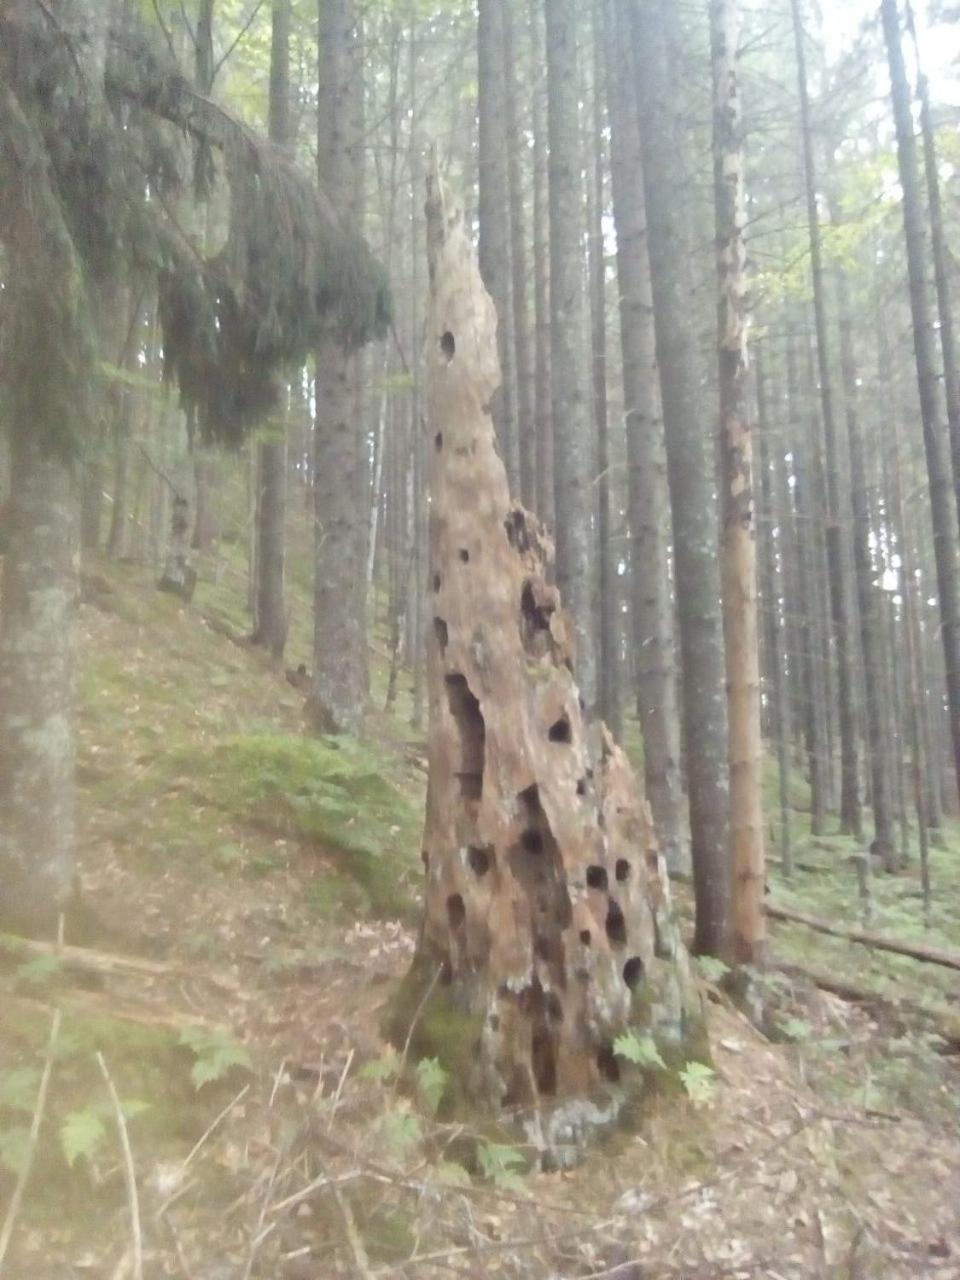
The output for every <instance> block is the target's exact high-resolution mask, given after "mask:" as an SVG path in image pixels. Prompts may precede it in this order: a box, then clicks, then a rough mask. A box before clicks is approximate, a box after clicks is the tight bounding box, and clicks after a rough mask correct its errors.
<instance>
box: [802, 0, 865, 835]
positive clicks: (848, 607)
mask: <svg viewBox="0 0 960 1280" xmlns="http://www.w3.org/2000/svg"><path fill="white" fill-rule="evenodd" d="M800 3H801V0H791V11H792V15H793V36H794V47H795V49H796V59H797V89H798V93H799V97H800V132H801V139H802V142H803V168H804V185H805V191H806V200H807V223H808V227H809V235H810V269H811V275H812V278H813V309H814V321H815V325H816V334H817V372H818V375H819V382H820V408H821V413H822V417H823V429H824V436H825V440H826V468H825V470H826V506H827V524H826V541H827V561H828V574H829V587H830V613H831V617H832V621H833V634H834V639H835V642H836V651H837V683H838V693H839V708H838V709H839V717H840V830H841V831H843V832H845V833H848V834H853V835H857V836H859V834H860V790H859V772H860V764H859V758H858V756H859V752H858V741H857V714H856V659H857V652H856V636H855V633H854V629H853V625H852V619H851V612H852V596H851V589H850V573H849V554H848V544H847V532H846V531H847V529H848V528H849V524H850V510H849V502H848V501H847V494H846V492H845V489H844V487H843V485H842V479H843V476H844V474H845V468H844V467H843V465H842V463H841V452H840V441H839V433H838V431H837V424H836V414H835V411H834V398H833V374H832V369H831V359H830V347H829V341H830V338H829V328H828V325H827V310H826V296H825V289H824V276H823V248H822V239H821V234H820V214H819V209H818V205H817V173H816V163H815V158H814V147H813V127H812V123H811V119H810V94H809V89H808V84H807V59H806V50H805V48H804V31H803V19H802V16H801V9H800Z"/></svg>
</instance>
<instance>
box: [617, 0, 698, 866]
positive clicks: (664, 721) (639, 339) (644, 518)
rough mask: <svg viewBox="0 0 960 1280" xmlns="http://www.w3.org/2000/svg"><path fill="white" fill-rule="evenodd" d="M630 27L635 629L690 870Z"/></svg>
mask: <svg viewBox="0 0 960 1280" xmlns="http://www.w3.org/2000/svg"><path fill="white" fill-rule="evenodd" d="M629 31H630V28H629V12H628V9H627V5H626V3H625V0H607V5H606V46H607V50H606V51H607V63H608V70H607V78H608V84H609V86H610V94H609V103H610V178H611V186H612V190H613V216H614V224H615V226H616V231H617V282H618V286H619V298H620V344H621V359H622V370H623V396H624V419H625V429H626V445H627V485H628V508H629V512H628V514H629V525H630V589H631V610H630V614H631V628H632V629H631V636H632V639H633V651H634V652H633V658H634V671H635V679H636V694H637V713H638V717H639V720H640V729H641V733H642V736H643V767H644V778H645V782H646V790H647V799H648V800H649V801H650V807H651V809H652V810H653V820H654V824H655V826H656V828H657V834H658V836H659V838H660V846H661V848H662V849H663V853H664V857H665V858H666V860H667V867H668V868H669V870H670V871H671V873H673V874H689V872H690V842H689V837H688V835H687V831H686V829H685V828H686V816H685V812H684V804H683V785H682V780H681V776H680V713H679V706H678V698H677V679H676V661H675V647H674V622H673V600H672V597H671V590H670V569H669V527H668V526H669V508H668V505H667V502H668V499H667V478H666V465H667V464H666V455H665V450H664V440H663V418H662V416H661V413H660V400H659V387H658V384H657V366H656V355H655V336H654V330H653V302H652V298H651V293H650V268H649V263H648V260H647V229H646V215H645V212H644V201H643V175H642V167H641V155H640V131H639V125H638V114H637V100H636V93H635V87H634V79H633V65H632V59H631V56H630V41H629Z"/></svg>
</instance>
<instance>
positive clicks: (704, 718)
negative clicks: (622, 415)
mask: <svg viewBox="0 0 960 1280" xmlns="http://www.w3.org/2000/svg"><path fill="white" fill-rule="evenodd" d="M635 17H636V18H637V27H636V33H635V34H636V38H635V41H634V48H635V58H636V72H637V77H638V80H639V85H640V91H639V96H640V105H641V112H640V117H641V142H642V157H643V181H644V190H645V193H646V210H647V237H648V247H649V258H650V274H651V280H652V286H653V313H654V325H655V331H656V343H657V363H658V366H659V371H660V389H661V396H662V400H663V416H664V425H665V436H666V452H667V478H668V483H669V486H670V504H671V515H672V522H673V547H674V558H675V577H676V593H677V616H678V620H679V628H680V650H681V655H682V671H683V724H684V733H685V739H686V745H687V751H686V763H687V791H688V796H689V805H690V836H691V850H692V856H693V875H694V888H695V894H696V904H697V905H696V915H697V922H696V932H695V939H694V948H695V950H696V951H698V952H703V953H709V954H714V955H716V954H720V953H721V952H722V951H723V949H724V943H725V932H726V924H727V911H728V904H729V898H730V860H729V845H728V840H729V799H730V796H729V783H728V774H727V714H726V699H725V688H724V687H725V675H724V645H723V621H722V617H721V607H720V571H719V565H718V555H717V543H718V525H717V511H716V502H715V497H714V467H713V451H712V450H708V448H707V433H706V431H705V430H704V424H703V418H702V413H701V406H700V404H699V401H698V378H697V368H696V353H695V349H694V334H693V317H692V315H691V312H690V309H689V308H690V298H691V296H692V292H693V288H692V281H691V278H690V268H689V264H690V239H689V230H688V227H687V220H686V217H685V214H684V209H685V206H686V198H687V196H686V192H685V191H683V190H681V189H680V188H679V185H678V166H677V161H676V157H677V149H678V146H679V133H678V122H677V115H676V104H675V97H674V95H675V94H676V93H677V91H678V87H679V86H678V81H677V78H676V76H674V75H673V74H672V71H671V67H670V63H669V58H668V48H667V42H666V28H667V27H668V26H669V24H670V16H669V13H668V12H667V5H666V4H665V3H662V2H661V0H640V2H639V3H638V4H636V5H635Z"/></svg>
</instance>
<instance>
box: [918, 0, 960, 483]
mask: <svg viewBox="0 0 960 1280" xmlns="http://www.w3.org/2000/svg"><path fill="white" fill-rule="evenodd" d="M907 26H908V28H909V30H910V34H911V37H912V39H913V46H914V53H915V57H916V61H917V67H918V72H919V73H918V76H917V94H918V97H919V99H920V132H921V135H922V138H923V168H924V175H925V178H926V185H927V208H928V211H929V215H930V250H931V252H932V254H933V276H934V281H935V284H936V289H937V316H938V319H939V321H940V349H941V352H942V354H943V389H944V392H945V395H946V401H947V426H948V430H949V435H950V451H951V455H952V459H953V485H954V492H955V493H956V497H957V505H958V508H960V368H958V365H957V339H956V332H955V329H954V323H953V298H952V296H951V291H950V261H949V249H948V247H947V238H946V234H945V232H944V226H943V199H942V196H941V192H940V172H939V169H938V168H937V142H936V134H935V133H934V128H933V117H932V115H931V112H930V87H929V84H928V82H927V77H926V74H925V73H924V70H923V66H922V65H921V62H920V45H919V41H918V40H917V32H916V26H915V25H914V19H913V6H912V4H911V2H910V0H907Z"/></svg>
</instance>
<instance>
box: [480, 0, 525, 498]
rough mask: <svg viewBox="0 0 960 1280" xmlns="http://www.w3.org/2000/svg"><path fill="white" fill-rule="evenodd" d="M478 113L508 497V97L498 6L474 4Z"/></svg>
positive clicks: (513, 442) (497, 408)
mask: <svg viewBox="0 0 960 1280" xmlns="http://www.w3.org/2000/svg"><path fill="white" fill-rule="evenodd" d="M477 20H478V25H477V107H478V117H479V119H478V124H479V140H478V146H477V164H478V167H479V169H478V175H479V217H478V225H479V244H480V273H481V275H482V276H483V282H484V284H485V285H486V287H487V290H488V291H489V293H490V296H491V298H493V304H494V306H495V307H496V308H497V322H498V323H497V350H498V352H499V354H500V369H501V372H502V375H503V381H502V382H501V385H500V388H499V390H498V391H496V392H495V394H494V397H493V401H492V405H491V407H492V409H493V421H494V425H495V427H496V430H497V440H498V441H499V443H500V451H501V453H502V454H503V460H504V462H505V464H506V467H507V476H508V477H509V480H510V490H511V492H512V493H516V494H519V493H520V451H519V441H518V438H517V413H516V385H515V379H514V354H515V348H514V335H513V302H512V298H511V287H510V284H511V268H510V229H511V228H510V212H511V206H510V194H509V182H508V165H507V151H508V149H509V145H510V144H509V143H508V141H507V139H508V134H507V129H508V124H509V120H508V115H507V93H506V84H505V76H504V65H505V63H504V39H503V5H502V3H501V0H479V3H478V5H477Z"/></svg>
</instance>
